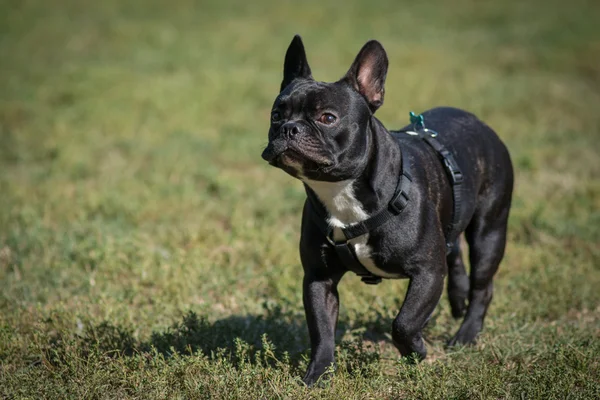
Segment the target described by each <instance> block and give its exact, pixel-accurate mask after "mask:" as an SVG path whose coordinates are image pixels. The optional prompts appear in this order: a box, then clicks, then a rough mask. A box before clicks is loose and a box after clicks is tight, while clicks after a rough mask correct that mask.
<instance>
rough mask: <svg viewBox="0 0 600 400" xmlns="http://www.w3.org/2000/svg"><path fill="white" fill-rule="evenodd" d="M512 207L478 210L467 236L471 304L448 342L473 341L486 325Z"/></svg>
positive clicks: (451, 343)
mask: <svg viewBox="0 0 600 400" xmlns="http://www.w3.org/2000/svg"><path fill="white" fill-rule="evenodd" d="M508 210H509V207H508V206H505V207H501V206H497V207H493V206H492V207H490V209H488V210H485V211H483V212H482V210H481V209H480V210H478V211H476V212H475V215H474V216H473V219H472V220H471V222H470V224H469V226H468V227H467V230H466V231H465V236H466V239H467V242H468V243H469V261H470V263H471V275H470V288H469V289H470V290H469V306H468V308H467V315H466V316H465V319H464V320H463V323H462V325H461V327H460V329H459V330H458V332H457V333H456V335H455V336H454V337H453V338H452V339H451V340H450V342H449V343H448V344H449V345H450V346H453V345H457V344H468V343H474V342H475V339H476V337H477V335H478V334H479V332H480V331H481V329H482V328H483V320H484V318H485V314H486V312H487V309H488V306H489V305H490V302H491V301H492V294H493V291H494V287H493V278H494V274H495V273H496V271H497V270H498V265H499V264H500V261H501V260H502V257H503V255H504V248H505V246H506V228H507V220H508Z"/></svg>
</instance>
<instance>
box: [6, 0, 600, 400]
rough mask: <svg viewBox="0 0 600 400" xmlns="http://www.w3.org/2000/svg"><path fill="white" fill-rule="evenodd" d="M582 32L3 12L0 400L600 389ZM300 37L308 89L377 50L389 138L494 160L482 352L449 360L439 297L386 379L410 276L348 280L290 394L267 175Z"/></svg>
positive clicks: (593, 176)
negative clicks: (476, 132) (418, 349)
mask: <svg viewBox="0 0 600 400" xmlns="http://www.w3.org/2000/svg"><path fill="white" fill-rule="evenodd" d="M599 23H600V5H599V3H598V2H595V1H585V0H573V1H570V2H563V1H556V0H549V1H541V0H539V1H538V0H529V1H516V0H510V1H504V2H499V1H495V2H492V1H489V2H488V1H475V0H458V1H442V0H435V1H429V2H409V1H391V0H388V1H380V2H368V1H359V0H351V1H305V2H293V1H278V2H268V1H266V0H261V1H255V2H235V1H231V0H221V1H215V2H209V1H192V0H172V1H168V2H167V1H157V0H145V1H142V0H132V1H115V0H106V1H102V2H92V1H76V0H56V1H52V2H49V1H39V0H22V1H19V0H2V1H0V396H2V397H6V398H57V397H68V398H165V397H169V398H269V399H270V398H296V397H302V398H313V397H314V398H332V399H337V398H340V397H342V396H344V397H347V398H544V399H547V398H565V396H567V395H570V396H574V397H573V398H585V397H587V398H592V397H598V396H599V395H600V389H599V386H600V384H599V382H598V376H599V375H600V371H599V369H600V368H599V365H598V357H597V355H598V353H599V352H600V339H599V337H598V332H599V330H600V308H599V307H600V306H599V304H600V290H598V288H599V287H600V211H599V210H600V180H599V178H600V161H599V160H600V159H599V155H600V146H599V144H598V140H599V139H600V114H599V112H598V111H599V109H600V26H599ZM296 33H299V34H301V35H302V37H303V39H304V43H305V46H306V48H307V53H308V59H309V62H310V64H311V67H312V70H313V75H314V76H315V77H316V78H317V79H319V80H325V81H331V80H336V79H338V78H339V77H341V76H342V75H343V74H344V73H345V72H346V70H347V69H348V67H349V66H350V63H351V62H352V60H353V58H354V56H355V55H356V53H357V52H358V50H359V49H360V47H361V46H362V45H363V44H364V42H366V41H367V40H369V39H377V40H379V41H380V42H382V44H383V45H384V47H385V48H386V50H387V52H388V56H389V60H390V69H389V73H388V79H387V86H386V88H387V91H386V102H385V104H384V105H383V107H382V108H381V109H380V110H379V111H378V117H379V118H380V119H381V120H382V121H383V122H384V124H386V126H387V127H388V128H399V127H401V126H403V125H405V124H406V123H407V119H408V111H409V110H414V111H417V112H421V111H424V110H425V109H427V108H431V107H434V106H438V105H452V106H456V107H461V108H465V109H467V110H469V111H472V112H474V113H475V114H477V115H478V116H479V117H480V118H482V119H483V120H484V121H486V122H487V123H488V124H489V125H490V126H492V128H494V129H495V130H496V131H497V132H498V134H499V135H500V137H501V138H502V139H503V140H504V142H505V143H506V144H507V146H508V148H509V150H510V152H511V155H512V159H513V162H514V165H515V169H516V187H515V197H514V206H513V209H512V214H511V218H510V232H509V243H508V248H507V253H506V256H505V259H504V262H503V264H502V265H501V267H500V270H499V272H498V274H497V279H496V294H495V299H494V301H493V303H492V306H491V309H490V312H489V317H488V319H487V321H486V323H487V325H486V329H485V331H484V333H483V334H482V336H481V339H480V341H479V344H478V345H477V346H475V347H471V348H463V349H454V350H447V349H445V348H444V343H445V341H446V340H447V339H448V338H450V337H451V335H452V334H453V333H454V332H455V331H456V329H458V322H456V321H453V320H452V318H451V316H450V312H449V307H448V304H447V301H446V299H445V297H444V298H443V299H442V302H441V303H440V305H439V306H438V308H437V309H436V311H435V313H434V316H433V318H432V321H431V323H430V325H429V327H428V329H427V331H426V337H427V340H428V348H429V359H428V361H426V362H425V363H423V364H421V365H419V366H417V367H411V366H407V365H405V364H404V363H403V362H401V361H400V360H399V359H398V355H397V353H396V351H395V349H394V348H393V346H392V345H391V343H390V341H389V333H388V332H389V330H390V324H391V321H392V319H393V317H394V316H395V314H396V312H397V311H398V310H399V307H400V305H401V302H402V299H403V295H404V292H405V289H406V282H405V281H385V282H384V283H383V284H381V285H379V286H377V287H369V286H366V285H363V284H361V283H360V280H359V279H357V278H355V277H352V276H350V275H348V276H347V277H346V278H345V279H344V281H343V282H342V284H341V288H340V296H341V310H340V326H339V329H338V344H339V346H338V349H337V352H338V360H339V365H338V370H337V372H336V375H335V378H334V381H333V384H326V385H325V387H324V388H322V389H315V390H313V391H309V390H306V389H304V388H303V387H302V386H301V385H299V383H298V377H299V376H301V374H302V373H303V370H304V368H305V367H306V363H307V361H306V359H307V357H308V354H309V353H308V338H307V332H306V328H305V325H304V317H303V309H302V305H301V298H302V297H301V287H300V286H301V285H300V282H301V277H302V273H301V266H300V264H299V257H298V251H297V243H298V239H299V225H300V213H301V207H302V204H303V201H304V191H303V188H302V185H301V184H300V183H299V182H297V181H295V180H293V179H292V178H290V177H288V176H287V175H285V174H284V173H282V172H281V171H278V170H275V169H273V168H270V167H268V166H267V165H266V163H264V162H263V161H262V159H261V158H260V153H261V151H262V148H263V147H264V145H265V144H266V141H267V129H268V124H269V111H270V107H271V104H272V101H273V99H274V98H275V96H276V95H277V90H278V88H279V84H280V82H281V76H282V65H283V57H284V54H285V50H286V48H287V45H288V44H289V42H290V41H291V39H292V37H293V35H294V34H296ZM263 333H266V336H262V335H263ZM523 396H525V397H523Z"/></svg>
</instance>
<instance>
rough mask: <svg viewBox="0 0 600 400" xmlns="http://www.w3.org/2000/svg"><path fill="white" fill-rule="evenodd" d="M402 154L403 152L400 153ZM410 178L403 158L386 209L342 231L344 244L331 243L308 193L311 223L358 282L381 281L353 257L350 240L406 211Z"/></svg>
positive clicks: (318, 208) (323, 218)
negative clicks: (357, 277) (359, 278)
mask: <svg viewBox="0 0 600 400" xmlns="http://www.w3.org/2000/svg"><path fill="white" fill-rule="evenodd" d="M400 152H402V150H400ZM411 182H412V177H411V176H410V172H409V163H408V159H407V157H402V173H401V174H400V176H399V178H398V183H397V184H396V189H395V191H394V195H393V196H392V199H391V200H390V202H389V203H388V205H387V207H385V208H383V209H382V210H380V211H379V212H377V214H375V215H373V216H371V217H369V218H367V219H366V220H364V221H361V222H359V223H356V224H353V225H350V226H348V227H345V228H341V231H342V234H343V235H344V238H345V240H343V241H340V242H336V241H335V240H334V239H333V229H332V227H331V226H330V225H329V224H328V223H327V219H326V218H327V216H326V215H325V214H326V213H325V212H324V207H323V205H322V204H321V203H320V201H318V199H317V198H316V195H315V194H314V193H313V192H312V191H309V190H307V195H308V199H309V201H310V202H311V205H312V206H313V208H314V210H315V212H314V213H313V214H312V215H313V221H314V222H315V224H316V225H317V226H318V227H319V229H320V230H321V232H322V233H323V235H325V237H326V238H327V241H328V242H329V244H330V245H331V246H332V247H333V249H334V250H335V252H336V254H337V255H338V257H339V258H340V260H341V261H342V263H343V264H344V265H345V266H346V267H347V268H348V269H349V270H351V271H352V272H354V273H355V274H356V275H358V276H360V277H361V280H362V281H363V282H365V283H367V284H370V285H376V284H378V283H380V282H381V277H379V276H376V275H374V274H373V273H371V271H369V270H368V269H367V268H366V267H365V266H364V265H363V264H362V263H361V262H360V261H359V260H358V258H357V257H356V253H355V252H354V248H353V246H352V244H351V243H349V240H351V239H354V238H357V237H359V236H361V235H364V234H366V233H369V231H371V230H373V229H375V228H377V227H379V226H381V225H383V224H385V223H386V222H387V221H389V220H390V219H391V218H392V217H394V216H396V215H398V214H400V213H401V212H402V210H404V209H405V208H406V206H407V205H408V201H409V196H408V191H409V187H410V183H411Z"/></svg>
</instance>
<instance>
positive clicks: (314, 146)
mask: <svg viewBox="0 0 600 400" xmlns="http://www.w3.org/2000/svg"><path fill="white" fill-rule="evenodd" d="M387 66H388V59H387V55H386V53H385V50H384V49H383V47H382V46H381V44H380V43H379V42H377V41H374V40H371V41H369V42H367V43H366V44H365V45H364V46H363V48H362V49H361V50H360V52H359V53H358V55H357V56H356V59H355V60H354V62H353V63H352V65H351V66H350V69H349V70H348V72H347V73H346V75H345V76H344V77H343V78H342V79H341V80H339V81H338V82H334V83H325V82H317V81H315V80H314V79H313V78H312V74H311V70H310V66H309V65H308V61H307V60H306V52H305V51H304V45H303V44H302V39H301V38H300V36H297V35H296V36H295V37H294V39H293V40H292V43H290V46H289V47H288V50H287V52H286V54H285V63H284V66H283V81H282V82H281V93H279V96H277V98H276V99H275V103H274V104H273V109H272V111H271V127H270V129H269V144H268V146H267V147H266V148H265V150H264V151H263V153H262V157H263V158H264V159H265V160H267V161H268V162H269V163H270V164H271V165H274V166H276V167H279V168H281V169H283V170H284V171H285V172H287V173H288V174H290V175H292V176H295V177H296V178H300V179H312V180H317V181H329V182H336V181H341V180H345V179H349V178H353V177H357V176H358V175H359V174H360V172H361V171H362V170H363V169H364V167H365V165H366V163H367V158H368V156H369V121H370V120H371V116H372V113H374V112H375V110H377V108H379V107H380V106H381V104H382V103H383V95H384V82H385V77H386V73H387Z"/></svg>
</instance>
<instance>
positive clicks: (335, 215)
mask: <svg viewBox="0 0 600 400" xmlns="http://www.w3.org/2000/svg"><path fill="white" fill-rule="evenodd" d="M302 180H303V181H304V182H305V183H306V184H307V185H308V186H310V188H311V189H312V190H313V191H314V192H315V193H316V195H317V196H318V197H319V200H321V202H322V203H323V205H324V206H325V208H326V209H327V211H328V212H329V220H328V222H329V225H330V226H331V227H333V238H334V240H336V241H337V240H344V234H343V233H342V231H341V229H340V228H344V227H346V226H349V225H352V224H356V223H358V222H361V221H364V220H366V219H367V218H369V215H368V214H367V213H366V212H365V210H364V209H363V205H362V203H361V202H360V201H359V200H358V199H357V198H356V197H355V196H354V186H353V185H354V180H345V181H340V182H322V181H313V180H311V179H308V178H302ZM368 240H369V234H368V233H367V234H365V235H362V236H359V237H357V238H354V239H350V240H349V242H350V243H351V244H352V245H353V246H354V251H355V253H356V257H357V258H358V260H359V261H360V263H361V264H362V265H364V266H365V268H366V269H368V270H369V271H370V272H372V273H373V274H375V275H378V276H381V277H384V278H398V277H400V276H401V275H398V274H390V273H388V272H385V271H383V270H381V269H379V268H378V267H377V266H376V265H375V262H374V261H373V258H372V257H371V252H372V249H371V246H369V245H367V241H368Z"/></svg>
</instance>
